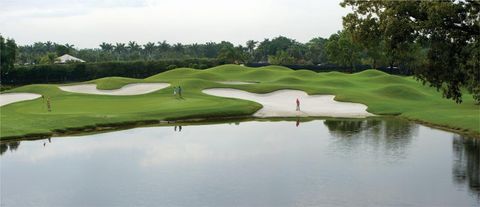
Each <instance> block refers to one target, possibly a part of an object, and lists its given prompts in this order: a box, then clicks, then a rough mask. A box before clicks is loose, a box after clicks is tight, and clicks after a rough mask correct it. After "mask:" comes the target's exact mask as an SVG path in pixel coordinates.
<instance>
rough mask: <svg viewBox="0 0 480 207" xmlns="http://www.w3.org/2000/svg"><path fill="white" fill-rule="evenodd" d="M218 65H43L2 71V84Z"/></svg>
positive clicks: (137, 75)
mask: <svg viewBox="0 0 480 207" xmlns="http://www.w3.org/2000/svg"><path fill="white" fill-rule="evenodd" d="M216 65H218V62H217V61H216V60H214V59H186V60H161V61H128V62H99V63H71V64H49V65H48V64H44V65H31V66H17V67H16V68H15V69H13V70H9V71H6V70H1V80H2V84H7V85H23V84H32V83H59V82H73V81H86V80H92V79H97V78H103V77H110V76H121V77H131V78H145V77H148V76H151V75H155V74H157V73H160V72H164V71H166V70H171V69H174V68H178V67H189V68H198V69H205V68H210V67H213V66H216Z"/></svg>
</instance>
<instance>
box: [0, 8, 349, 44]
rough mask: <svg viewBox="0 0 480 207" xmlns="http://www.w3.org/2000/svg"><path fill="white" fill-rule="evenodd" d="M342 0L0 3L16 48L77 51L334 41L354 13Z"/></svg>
mask: <svg viewBox="0 0 480 207" xmlns="http://www.w3.org/2000/svg"><path fill="white" fill-rule="evenodd" d="M339 3H340V0H103V1H102V0H41V1H40V0H0V8H1V12H0V34H1V35H3V36H6V37H9V38H14V39H15V41H16V42H17V44H19V45H25V44H32V43H33V42H38V41H42V42H45V41H52V42H57V43H60V44H66V43H69V44H73V45H75V47H76V48H97V47H98V45H99V44H101V43H102V42H109V43H115V42H128V41H132V40H133V41H136V42H138V43H140V44H145V43H146V42H149V41H151V42H158V41H163V40H166V41H167V42H169V43H171V44H173V43H178V42H179V43H182V44H190V43H205V42H209V41H213V42H220V41H222V40H226V41H230V42H232V43H234V44H245V42H246V41H247V40H250V39H253V40H257V41H261V40H263V39H265V38H274V37H277V36H280V35H281V36H286V37H290V38H293V39H296V40H297V41H299V42H307V41H308V40H310V39H312V38H314V37H325V38H328V37H329V36H330V35H331V34H333V33H335V32H337V31H338V30H340V29H341V28H342V16H344V15H345V14H346V13H347V12H348V9H346V8H342V7H341V6H340V5H339Z"/></svg>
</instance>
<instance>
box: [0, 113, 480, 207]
mask: <svg viewBox="0 0 480 207" xmlns="http://www.w3.org/2000/svg"><path fill="white" fill-rule="evenodd" d="M300 122H301V123H300ZM240 123H241V126H238V125H240ZM176 124H181V123H176ZM300 124H301V125H302V126H301V127H300V126H299V125H300ZM170 127H173V128H174V130H173V131H172V129H171V128H170ZM183 127H184V126H182V128H183ZM180 130H181V127H180V126H179V125H176V126H168V127H147V128H136V129H129V130H123V131H116V132H110V133H103V134H94V135H86V136H78V137H62V138H58V139H55V140H50V139H43V140H35V141H24V142H23V141H22V142H23V143H22V146H21V147H20V149H19V145H20V142H8V143H7V142H5V143H0V152H1V154H3V155H2V157H1V164H2V166H1V167H0V170H1V173H0V176H1V177H0V178H1V181H2V182H0V187H1V188H2V192H1V197H2V199H3V200H2V202H3V203H5V205H6V206H24V205H22V204H25V205H28V204H26V203H28V202H30V203H35V204H37V205H38V206H75V204H78V203H84V202H87V203H84V204H85V205H86V206H121V205H115V204H124V206H162V205H164V206H228V205H229V204H231V203H236V204H238V206H331V205H337V206H338V205H340V206H392V205H396V206H476V205H478V204H480V199H478V197H479V194H480V193H479V191H480V190H479V182H480V181H479V177H480V176H479V172H480V169H479V168H480V166H479V165H480V163H479V162H480V158H479V156H480V155H479V153H480V152H479V151H480V149H479V147H480V146H479V144H480V143H479V141H478V140H472V139H467V138H463V137H460V136H457V137H455V138H454V139H453V143H452V133H449V132H444V131H440V130H434V129H430V128H428V127H423V126H421V125H417V124H415V123H412V122H408V121H404V120H399V119H363V120H352V119H350V120H346V119H335V120H313V121H304V120H302V119H291V120H290V121H268V122H267V121H263V120H262V121H249V122H234V121H231V122H230V123H210V125H203V126H196V125H189V126H188V130H184V129H183V131H182V133H178V132H179V131H180ZM52 141H53V142H55V144H54V145H52V144H51V143H52ZM43 144H46V147H45V148H44V147H43ZM452 146H453V150H451V149H452ZM8 149H10V150H8ZM9 151H10V152H9ZM450 161H453V162H450ZM39 177H41V178H42V179H38V178H39ZM72 186H74V187H72ZM468 188H469V189H470V191H467V190H466V189H468ZM65 189H68V190H65ZM132 192H133V193H132ZM99 195H101V196H99ZM112 201H115V203H112ZM139 201H141V202H139Z"/></svg>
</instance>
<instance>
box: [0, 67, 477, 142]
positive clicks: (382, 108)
mask: <svg viewBox="0 0 480 207" xmlns="http://www.w3.org/2000/svg"><path fill="white" fill-rule="evenodd" d="M225 80H228V81H250V82H257V84H247V85H225V84H221V83H218V81H225ZM142 82H160V83H171V84H172V85H175V86H177V85H180V86H182V88H183V96H184V98H183V99H180V98H178V97H175V96H173V90H172V89H173V87H168V88H165V89H162V90H159V91H155V92H153V93H149V94H143V95H136V96H102V95H89V94H79V93H69V92H65V91H62V90H60V89H59V88H58V85H54V84H42V85H27V86H23V87H19V88H15V89H12V90H9V91H6V92H29V93H37V94H42V95H45V96H49V97H51V105H52V109H53V111H52V112H48V111H47V110H46V107H45V103H43V102H42V100H41V99H36V100H31V101H24V102H19V103H15V104H10V105H6V106H3V107H1V113H0V121H1V123H2V124H1V125H0V138H2V139H4V138H12V137H15V136H25V135H32V134H36V135H38V134H43V135H48V134H51V133H52V132H55V131H68V130H71V129H77V130H78V129H82V128H86V127H87V128H88V127H92V126H104V125H118V124H120V125H121V124H122V123H131V122H137V121H142V122H143V121H146V122H149V121H158V120H171V119H180V118H213V117H225V116H246V115H250V114H253V113H254V112H255V111H257V110H258V109H259V108H261V106H260V105H259V104H257V103H254V102H250V101H243V100H236V99H226V98H219V97H214V96H209V95H206V94H204V93H202V92H201V91H202V90H203V89H205V88H215V87H230V88H237V89H241V90H246V91H250V92H255V93H267V92H272V91H275V90H279V89H296V90H303V91H305V92H307V93H309V94H333V95H335V99H336V100H338V101H349V102H356V103H362V104H366V105H367V106H368V109H367V110H368V111H369V112H371V113H375V114H400V116H401V117H405V118H408V119H412V120H419V121H422V122H427V123H430V124H434V125H437V126H442V127H448V128H450V129H456V130H460V131H463V132H465V133H473V134H476V135H477V136H478V135H480V116H479V115H478V114H480V106H479V105H475V104H474V101H473V99H472V97H471V95H469V94H465V96H464V102H463V103H462V104H455V103H454V102H453V101H451V100H446V99H443V98H442V95H441V94H440V93H439V92H437V91H436V90H435V89H433V88H429V87H426V86H423V85H422V84H421V83H419V82H417V81H415V80H414V79H413V78H411V77H400V76H394V75H389V74H386V73H383V72H380V71H376V70H367V71H363V72H360V73H356V74H346V73H340V72H328V73H315V72H313V71H307V70H297V71H295V70H291V69H289V68H285V67H280V66H267V67H262V68H249V67H245V66H238V65H223V66H218V67H214V68H210V69H206V70H196V69H191V68H178V69H174V70H170V71H166V72H164V73H160V74H157V75H154V76H151V77H149V78H146V79H132V78H122V77H109V78H101V79H97V80H92V81H88V82H85V83H96V84H97V87H98V88H100V89H117V88H120V87H122V86H124V85H126V84H130V83H142Z"/></svg>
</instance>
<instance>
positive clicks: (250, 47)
mask: <svg viewBox="0 0 480 207" xmlns="http://www.w3.org/2000/svg"><path fill="white" fill-rule="evenodd" d="M257 43H258V42H257V41H255V40H248V41H247V49H248V53H250V55H253V51H254V50H255V46H257Z"/></svg>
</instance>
